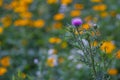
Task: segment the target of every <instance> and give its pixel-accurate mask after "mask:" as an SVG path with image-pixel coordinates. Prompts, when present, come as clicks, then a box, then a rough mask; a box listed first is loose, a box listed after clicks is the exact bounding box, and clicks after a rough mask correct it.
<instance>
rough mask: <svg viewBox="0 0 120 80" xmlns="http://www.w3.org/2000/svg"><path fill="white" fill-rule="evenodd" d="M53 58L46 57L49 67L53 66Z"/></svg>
mask: <svg viewBox="0 0 120 80" xmlns="http://www.w3.org/2000/svg"><path fill="white" fill-rule="evenodd" d="M54 63H55V59H54V58H48V59H47V65H48V66H50V67H54V66H55V65H54Z"/></svg>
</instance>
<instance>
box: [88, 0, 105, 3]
mask: <svg viewBox="0 0 120 80" xmlns="http://www.w3.org/2000/svg"><path fill="white" fill-rule="evenodd" d="M90 1H91V2H96V3H99V2H102V1H103V0H90Z"/></svg>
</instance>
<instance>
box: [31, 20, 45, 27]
mask: <svg viewBox="0 0 120 80" xmlns="http://www.w3.org/2000/svg"><path fill="white" fill-rule="evenodd" d="M44 25H45V21H44V20H42V19H39V20H36V21H34V23H33V26H34V27H36V28H42V27H43V26H44Z"/></svg>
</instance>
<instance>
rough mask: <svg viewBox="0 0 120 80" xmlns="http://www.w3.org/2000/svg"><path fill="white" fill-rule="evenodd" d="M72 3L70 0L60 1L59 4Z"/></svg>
mask: <svg viewBox="0 0 120 80" xmlns="http://www.w3.org/2000/svg"><path fill="white" fill-rule="evenodd" d="M70 3H72V0H61V4H64V5H68V4H70Z"/></svg>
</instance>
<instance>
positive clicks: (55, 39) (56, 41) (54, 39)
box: [49, 37, 61, 44]
mask: <svg viewBox="0 0 120 80" xmlns="http://www.w3.org/2000/svg"><path fill="white" fill-rule="evenodd" d="M49 42H50V43H51V44H54V43H60V42H61V39H60V38H57V37H52V38H50V39H49Z"/></svg>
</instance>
